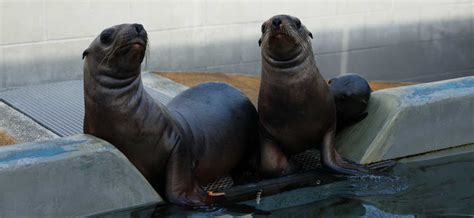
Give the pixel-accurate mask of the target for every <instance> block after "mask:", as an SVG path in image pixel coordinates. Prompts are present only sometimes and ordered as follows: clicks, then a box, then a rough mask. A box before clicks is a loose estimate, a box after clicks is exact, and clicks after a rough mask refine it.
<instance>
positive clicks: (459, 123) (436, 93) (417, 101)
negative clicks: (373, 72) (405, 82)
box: [336, 76, 474, 163]
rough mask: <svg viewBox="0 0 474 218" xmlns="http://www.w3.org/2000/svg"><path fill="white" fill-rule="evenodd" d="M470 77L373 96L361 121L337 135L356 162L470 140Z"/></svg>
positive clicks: (473, 89)
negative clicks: (366, 114)
mask: <svg viewBox="0 0 474 218" xmlns="http://www.w3.org/2000/svg"><path fill="white" fill-rule="evenodd" d="M472 102H474V76H471V77H464V78H458V79H452V80H445V81H439V82H433V83H425V84H419V85H411V86H405V87H400V88H392V89H386V90H381V91H377V92H374V93H373V94H372V97H371V99H370V101H369V106H368V113H369V115H368V116H367V118H366V119H364V120H362V121H361V122H359V123H357V124H355V125H354V126H352V127H350V128H348V129H346V130H344V131H343V132H341V134H339V135H338V137H337V140H336V141H337V142H336V143H337V145H338V149H339V150H340V152H341V153H342V155H343V156H346V157H348V158H350V159H352V160H354V161H358V162H361V163H371V162H377V161H381V160H387V159H395V158H402V157H406V156H413V155H417V154H422V153H426V152H430V151H436V150H442V149H447V148H451V147H456V146H460V145H465V144H470V143H473V142H474V134H472V133H473V132H474V118H473V116H472V111H474V104H473V103H472Z"/></svg>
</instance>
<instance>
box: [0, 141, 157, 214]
mask: <svg viewBox="0 0 474 218" xmlns="http://www.w3.org/2000/svg"><path fill="white" fill-rule="evenodd" d="M0 193H1V195H0V217H29V216H35V217H66V216H68V217H70V216H85V215H89V214H97V213H101V212H105V211H111V210H116V209H120V208H125V207H134V206H140V205H150V204H154V203H159V202H162V199H161V198H160V196H159V195H158V194H157V193H156V192H155V191H154V189H153V188H152V187H151V185H150V184H148V182H147V181H146V180H145V178H144V177H143V176H142V175H141V174H140V172H139V171H138V170H137V169H136V168H135V167H134V166H133V165H132V164H131V163H130V162H129V161H128V159H127V158H126V157H125V156H124V155H123V154H121V153H120V152H119V151H118V150H117V149H115V148H114V147H113V146H112V145H110V144H108V143H107V142H105V141H102V140H100V139H97V138H95V137H92V136H88V135H76V136H72V137H67V138H60V139H55V140H49V141H43V142H38V143H30V144H20V145H9V146H3V147H0Z"/></svg>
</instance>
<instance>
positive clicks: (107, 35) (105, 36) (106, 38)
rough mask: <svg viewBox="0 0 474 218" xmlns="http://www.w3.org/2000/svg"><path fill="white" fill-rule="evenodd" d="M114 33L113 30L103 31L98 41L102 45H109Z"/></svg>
mask: <svg viewBox="0 0 474 218" xmlns="http://www.w3.org/2000/svg"><path fill="white" fill-rule="evenodd" d="M113 33H114V30H113V29H105V30H104V31H102V33H101V34H100V41H101V42H102V43H104V44H109V43H110V42H111V41H112V34H113Z"/></svg>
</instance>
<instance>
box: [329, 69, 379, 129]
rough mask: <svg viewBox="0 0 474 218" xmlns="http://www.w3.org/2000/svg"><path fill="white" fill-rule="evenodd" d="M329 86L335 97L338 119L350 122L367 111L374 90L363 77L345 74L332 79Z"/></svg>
mask: <svg viewBox="0 0 474 218" xmlns="http://www.w3.org/2000/svg"><path fill="white" fill-rule="evenodd" d="M328 84H329V89H330V90H331V93H332V95H333V96H334V101H335V103H336V110H337V116H338V118H340V119H342V120H343V121H344V120H350V119H353V118H355V117H357V116H358V115H360V114H361V113H363V112H364V111H365V110H366V108H367V106H368V102H369V99H370V94H371V92H372V89H371V88H370V85H369V82H368V81H367V80H366V79H364V78H363V77H362V76H360V75H358V74H355V73H349V74H344V75H341V76H338V77H336V78H332V79H330V80H329V81H328Z"/></svg>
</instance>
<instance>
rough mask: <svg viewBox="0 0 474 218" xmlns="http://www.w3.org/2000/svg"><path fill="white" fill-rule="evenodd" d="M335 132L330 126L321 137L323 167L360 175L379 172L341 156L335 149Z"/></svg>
mask: <svg viewBox="0 0 474 218" xmlns="http://www.w3.org/2000/svg"><path fill="white" fill-rule="evenodd" d="M335 132H336V130H335V127H332V128H330V130H329V131H328V132H327V133H326V135H325V136H324V139H323V145H322V147H321V160H322V163H323V165H324V166H325V167H327V168H329V170H331V171H333V172H335V173H340V174H346V175H355V176H360V175H369V174H375V175H378V174H380V173H379V172H377V171H373V170H371V169H370V168H368V167H366V166H364V165H361V164H358V163H355V162H353V161H350V160H347V159H345V158H343V157H342V156H341V155H340V154H339V153H338V152H337V150H336V146H335Z"/></svg>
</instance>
